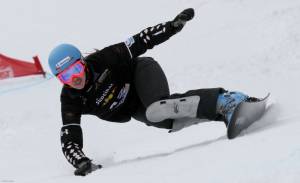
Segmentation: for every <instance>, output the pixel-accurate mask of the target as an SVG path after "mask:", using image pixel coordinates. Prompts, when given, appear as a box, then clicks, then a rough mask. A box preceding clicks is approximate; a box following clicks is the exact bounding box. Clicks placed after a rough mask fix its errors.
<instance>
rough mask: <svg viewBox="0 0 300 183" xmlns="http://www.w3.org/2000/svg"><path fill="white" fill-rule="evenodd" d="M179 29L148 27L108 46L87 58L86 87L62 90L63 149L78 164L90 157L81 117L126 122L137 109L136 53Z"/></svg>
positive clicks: (166, 24) (165, 25) (164, 26)
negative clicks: (86, 153) (125, 39)
mask: <svg viewBox="0 0 300 183" xmlns="http://www.w3.org/2000/svg"><path fill="white" fill-rule="evenodd" d="M175 33H176V30H175V28H174V27H172V24H171V22H167V23H164V24H158V25H156V26H154V27H149V28H147V29H144V30H143V31H141V32H140V33H138V34H136V35H134V36H132V37H130V38H129V39H128V40H127V41H125V42H122V43H118V44H115V45H112V46H108V47H106V48H104V49H102V50H99V51H96V52H94V53H92V54H90V55H88V56H87V57H86V58H85V62H86V64H87V73H88V75H87V77H88V82H87V85H86V86H85V88H84V89H82V90H77V89H72V88H70V87H68V86H64V87H63V89H62V92H61V113H62V121H63V125H64V126H63V127H62V129H61V143H62V150H63V153H64V155H65V157H66V158H67V160H68V161H69V162H70V163H71V164H72V165H73V166H74V167H77V165H78V164H79V163H80V162H81V161H83V160H84V159H87V157H86V156H85V155H84V153H83V152H82V147H83V143H82V130H81V127H80V117H81V115H83V114H91V115H96V116H98V117H99V118H100V119H103V120H107V121H114V122H126V121H129V120H130V119H131V115H132V113H133V112H134V110H135V101H134V99H135V97H134V86H132V85H133V69H134V64H135V59H134V58H136V57H138V56H140V55H141V54H143V53H145V52H146V50H147V49H151V48H153V47H154V46H155V45H157V44H160V43H162V42H164V41H166V40H167V39H169V37H171V36H172V35H174V34H175Z"/></svg>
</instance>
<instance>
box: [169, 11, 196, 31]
mask: <svg viewBox="0 0 300 183" xmlns="http://www.w3.org/2000/svg"><path fill="white" fill-rule="evenodd" d="M194 15H195V12H194V9H193V8H188V9H185V10H183V11H182V12H181V13H179V14H178V15H177V16H176V17H175V18H174V20H173V21H172V22H171V25H172V26H173V28H174V30H175V32H179V31H181V29H182V28H183V26H184V25H185V23H186V22H187V21H190V20H192V19H193V18H194Z"/></svg>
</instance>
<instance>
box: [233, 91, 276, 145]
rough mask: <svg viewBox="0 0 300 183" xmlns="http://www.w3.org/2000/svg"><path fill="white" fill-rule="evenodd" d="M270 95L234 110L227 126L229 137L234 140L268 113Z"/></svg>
mask: <svg viewBox="0 0 300 183" xmlns="http://www.w3.org/2000/svg"><path fill="white" fill-rule="evenodd" d="M269 96H270V93H269V94H268V95H267V96H266V97H264V98H262V99H256V98H254V99H251V98H250V100H247V101H244V102H241V103H240V104H239V105H238V106H237V107H236V108H235V110H234V112H233V114H232V117H231V121H230V122H229V124H228V126H227V137H228V139H233V138H235V137H237V136H238V135H239V134H240V133H241V132H242V131H243V130H245V129H247V128H248V127H249V126H250V125H251V124H253V123H254V122H255V121H257V120H259V119H260V118H261V117H262V116H263V114H264V113H265V111H266V105H267V100H268V98H269Z"/></svg>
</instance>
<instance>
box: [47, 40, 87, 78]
mask: <svg viewBox="0 0 300 183" xmlns="http://www.w3.org/2000/svg"><path fill="white" fill-rule="evenodd" d="M79 59H81V53H80V51H79V50H78V48H76V47H75V46H73V45H71V44H61V45H58V46H56V47H55V48H54V49H53V50H52V51H51V53H50V55H49V58H48V64H49V67H50V69H51V72H52V74H54V75H57V74H59V73H60V72H62V71H63V70H65V69H66V68H68V67H69V66H70V65H72V64H73V63H74V62H76V61H77V60H79Z"/></svg>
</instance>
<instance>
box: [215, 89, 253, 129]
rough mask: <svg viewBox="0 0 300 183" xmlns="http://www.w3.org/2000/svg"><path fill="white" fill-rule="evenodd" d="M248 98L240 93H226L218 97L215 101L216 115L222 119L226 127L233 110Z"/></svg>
mask: <svg viewBox="0 0 300 183" xmlns="http://www.w3.org/2000/svg"><path fill="white" fill-rule="evenodd" d="M248 98H249V97H248V96H247V95H245V94H243V93H241V92H226V93H222V94H220V95H219V97H218V100H217V113H219V114H221V115H222V116H223V117H224V122H225V124H226V126H228V124H229V123H230V120H231V117H232V114H233V112H234V110H235V108H236V107H237V106H238V105H239V104H240V103H241V102H243V101H246V100H248Z"/></svg>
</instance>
